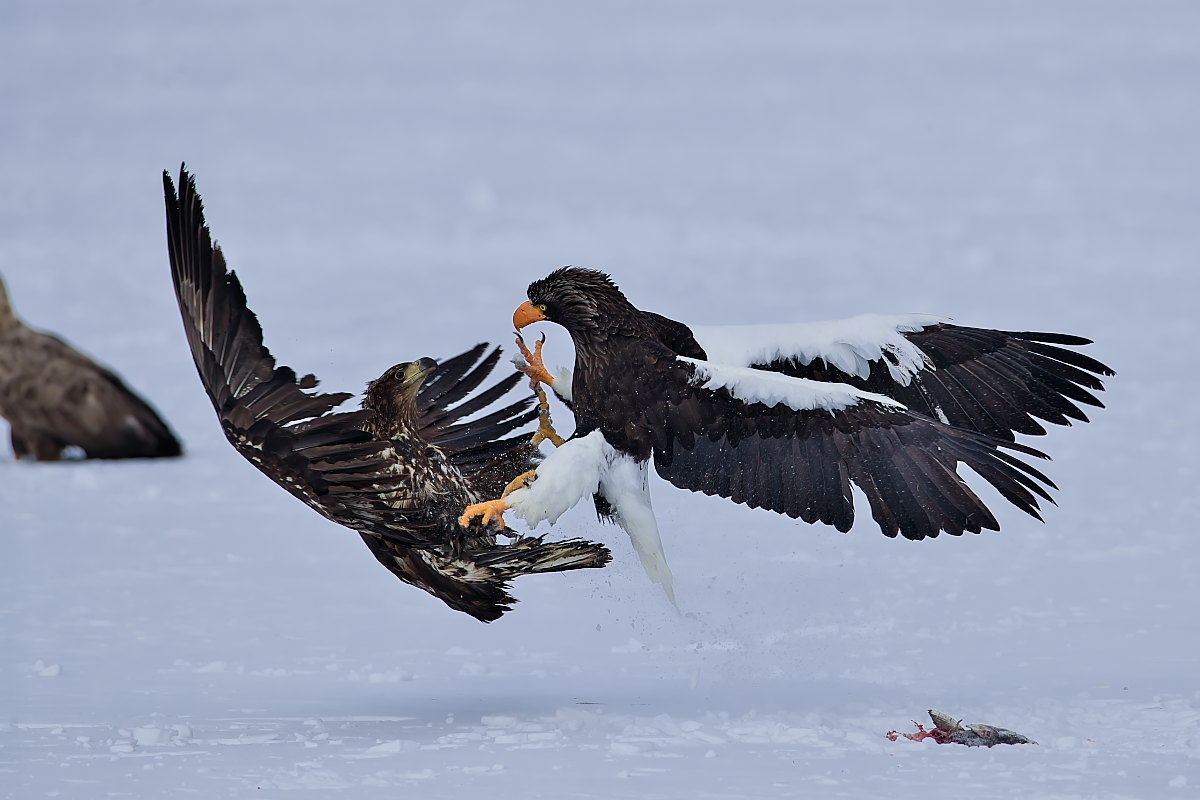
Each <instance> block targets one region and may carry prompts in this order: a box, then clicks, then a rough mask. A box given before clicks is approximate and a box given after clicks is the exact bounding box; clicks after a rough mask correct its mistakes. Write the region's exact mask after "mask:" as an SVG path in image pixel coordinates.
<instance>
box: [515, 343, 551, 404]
mask: <svg viewBox="0 0 1200 800" xmlns="http://www.w3.org/2000/svg"><path fill="white" fill-rule="evenodd" d="M545 344H546V336H545V334H543V335H542V336H541V338H539V339H538V340H537V342H536V343H535V344H534V345H533V350H530V349H529V348H528V347H526V345H525V338H524V337H523V336H521V334H519V333H518V334H517V349H518V350H520V351H521V359H523V360H518V361H516V362H515V363H516V367H517V372H521V373H523V374H524V375H525V376H526V377H527V378H529V388H530V389H533V390H534V391H535V392H536V391H539V386H540V384H543V383H544V384H546V385H547V386H553V385H554V376H553V375H551V374H550V370H548V369H546V362H544V361H543V360H542V346H543V345H545Z"/></svg>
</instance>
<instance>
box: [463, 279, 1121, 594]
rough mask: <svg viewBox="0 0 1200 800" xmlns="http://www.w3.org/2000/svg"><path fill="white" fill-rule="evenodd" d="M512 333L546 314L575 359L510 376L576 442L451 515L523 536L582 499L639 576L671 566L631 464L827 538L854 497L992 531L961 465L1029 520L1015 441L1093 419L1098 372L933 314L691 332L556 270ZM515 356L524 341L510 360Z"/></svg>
mask: <svg viewBox="0 0 1200 800" xmlns="http://www.w3.org/2000/svg"><path fill="white" fill-rule="evenodd" d="M528 295H529V300H528V301H527V302H525V303H523V304H522V305H521V306H520V307H519V308H518V309H517V311H516V313H515V314H514V317H513V322H514V324H515V325H516V326H517V328H518V329H520V328H522V327H524V326H525V325H528V324H530V323H533V322H538V321H541V320H549V321H551V322H556V323H558V324H560V325H562V326H563V327H564V328H566V330H567V332H568V333H570V335H571V339H572V341H573V343H574V345H575V367H574V370H573V371H572V375H571V377H569V378H568V377H566V376H562V377H560V378H559V379H557V380H556V379H555V378H554V377H552V376H551V375H550V373H549V372H548V371H547V370H546V369H545V366H544V364H542V362H541V353H540V350H541V346H540V343H539V345H538V347H537V348H536V351H535V352H534V353H529V352H528V351H526V355H527V358H528V359H529V361H530V362H531V363H529V364H528V365H527V366H524V367H523V371H525V372H526V373H527V374H529V375H530V377H531V378H532V379H534V382H535V383H537V382H543V383H549V384H551V385H552V386H553V388H554V389H555V390H556V391H557V392H558V393H559V394H560V395H561V396H562V397H563V398H564V399H565V400H567V401H568V403H569V404H570V406H571V408H572V410H573V411H574V414H575V424H576V429H575V433H574V435H573V436H572V437H571V439H570V440H569V441H568V442H567V443H566V444H564V445H563V446H562V447H561V448H560V449H559V450H557V451H555V452H554V453H553V454H551V455H550V456H549V457H548V458H547V459H546V461H545V462H544V463H543V464H542V465H541V466H540V467H538V469H537V471H536V477H534V476H533V475H531V477H530V479H529V480H527V481H526V483H525V485H524V486H523V487H522V488H519V489H516V490H515V491H513V492H511V493H510V494H508V495H506V496H505V497H504V498H502V499H501V500H497V501H490V502H488V503H484V504H480V505H478V506H473V507H471V508H469V509H468V510H467V513H466V514H464V516H463V519H464V520H465V519H472V518H474V517H475V516H482V517H483V519H484V520H487V519H489V518H492V517H494V516H495V515H496V514H498V513H500V512H503V511H504V510H507V509H508V508H512V509H513V510H514V511H515V512H516V513H518V514H519V515H521V516H523V517H525V519H526V520H527V521H529V522H530V523H531V524H535V525H536V524H537V523H538V522H540V521H541V520H543V519H548V520H550V521H551V522H553V521H554V520H555V519H556V518H557V517H558V515H560V514H562V513H563V512H564V511H565V510H566V509H567V508H569V507H570V506H571V505H573V504H574V503H575V502H577V501H578V500H579V499H580V498H581V497H582V496H583V495H585V494H586V493H587V492H589V491H591V492H594V493H595V496H596V503H597V510H598V511H599V512H600V513H601V515H602V516H612V517H615V519H616V521H617V522H619V523H620V524H621V525H622V527H624V528H625V529H626V530H627V531H628V532H629V534H630V536H631V538H632V539H633V541H634V545H635V547H636V548H637V549H638V552H639V555H641V556H642V560H643V565H644V566H646V568H647V571H648V572H649V573H650V575H651V577H653V578H655V579H656V580H658V581H659V582H661V583H662V584H663V585H664V587H665V588H666V589H667V591H668V593H670V572H669V570H668V568H667V566H666V562H665V559H664V558H663V556H662V552H661V544H660V542H659V538H658V531H657V527H656V525H655V523H654V517H653V513H652V512H651V510H650V501H649V495H648V494H647V491H646V474H645V470H646V465H647V463H648V462H649V461H650V460H651V459H653V462H654V466H655V469H656V470H657V471H658V473H659V475H661V476H662V477H663V478H665V479H666V480H668V481H670V482H671V483H673V484H674V485H675V486H678V487H680V488H683V489H689V490H692V491H697V492H703V493H705V494H710V495H720V496H721V497H727V498H730V499H732V500H733V501H734V502H737V503H744V504H746V505H748V506H750V507H752V508H766V509H769V510H771V511H776V512H779V513H782V514H787V515H788V516H790V517H794V518H795V517H798V518H800V519H803V520H804V521H806V522H810V523H811V522H824V523H826V524H829V525H833V526H834V527H835V528H837V529H838V530H839V531H847V530H849V529H850V527H851V525H852V523H853V521H854V508H853V501H852V495H851V489H850V487H851V484H854V485H856V486H858V487H859V488H860V489H861V490H862V491H863V493H864V494H865V495H866V497H867V502H868V503H869V505H870V507H871V514H872V517H873V518H874V519H875V521H876V522H877V523H878V524H879V527H880V529H881V530H882V531H883V533H884V534H885V535H887V536H896V535H898V534H899V535H901V536H904V537H905V538H908V539H924V538H926V537H935V536H937V535H938V534H939V533H941V532H942V531H945V532H947V533H950V534H953V535H961V534H962V533H964V532H966V531H971V532H972V533H978V532H980V531H981V530H982V529H984V528H987V529H992V530H998V529H999V524H998V523H997V521H996V518H995V517H994V516H993V515H992V513H991V512H990V511H989V510H988V508H987V507H986V506H985V505H984V503H983V501H981V500H980V499H979V497H977V496H976V494H975V493H974V492H973V491H972V490H971V489H970V488H969V487H968V486H967V484H966V483H965V482H964V481H963V480H962V478H961V477H960V476H959V475H958V473H957V469H958V465H959V464H960V463H961V464H965V465H966V466H968V467H970V468H971V469H972V470H974V471H975V472H976V473H978V474H979V475H980V476H982V477H983V478H984V479H985V480H986V481H987V482H988V483H990V484H991V485H992V486H994V487H995V488H996V489H997V490H998V491H999V492H1000V494H1001V495H1003V496H1004V497H1005V498H1006V499H1008V500H1009V501H1010V502H1011V503H1013V504H1014V505H1015V506H1017V507H1018V508H1020V509H1021V510H1022V511H1025V512H1026V513H1028V514H1031V515H1032V516H1034V517H1037V518H1039V519H1040V518H1041V517H1040V515H1039V514H1038V498H1042V499H1045V500H1050V501H1051V502H1053V501H1052V500H1051V498H1050V495H1049V494H1048V492H1047V491H1046V488H1054V484H1053V483H1052V482H1051V481H1050V480H1049V479H1048V478H1047V477H1046V476H1045V475H1043V474H1042V473H1041V472H1039V471H1038V470H1036V469H1034V468H1033V467H1032V466H1030V465H1029V464H1027V463H1026V462H1024V461H1022V460H1021V459H1019V458H1017V457H1016V456H1015V455H1013V453H1017V454H1021V455H1025V456H1034V457H1037V458H1045V457H1046V456H1045V455H1044V454H1043V453H1041V452H1039V451H1038V450H1035V449H1033V448H1031V447H1028V446H1026V445H1022V444H1018V443H1016V442H1015V441H1014V433H1024V434H1041V433H1045V428H1043V427H1042V426H1041V425H1040V424H1039V423H1038V419H1041V420H1044V421H1047V422H1052V423H1058V424H1066V423H1068V422H1069V420H1070V419H1076V420H1084V421H1086V419H1087V417H1086V416H1085V415H1084V414H1083V412H1082V411H1081V410H1080V408H1079V406H1078V405H1077V403H1083V404H1087V405H1094V406H1099V405H1101V404H1100V401H1099V400H1098V399H1096V397H1095V395H1093V394H1092V391H1095V390H1100V389H1101V388H1102V386H1101V383H1100V380H1099V378H1098V377H1097V376H1098V375H1111V374H1113V373H1112V370H1110V369H1109V368H1108V367H1106V366H1104V365H1103V364H1101V363H1099V362H1098V361H1096V360H1094V359H1092V358H1089V357H1087V356H1084V355H1082V354H1080V353H1078V352H1076V351H1075V350H1070V349H1067V348H1068V347H1071V346H1076V345H1084V344H1088V343H1089V341H1088V340H1086V339H1081V338H1079V337H1075V336H1065V335H1061V334H1053V333H1028V332H1021V333H1017V332H1009V331H998V330H982V329H977V328H966V327H961V326H957V325H951V324H948V323H946V322H945V321H942V320H940V319H938V318H934V317H927V316H919V315H909V316H892V317H885V316H867V317H858V318H854V319H851V320H844V321H841V322H835V323H825V324H815V325H807V326H806V325H779V326H769V325H767V326H747V327H744V328H735V327H723V328H689V327H688V326H687V325H684V324H683V323H681V322H676V321H675V320H671V319H668V318H666V317H663V316H661V315H659V314H654V313H652V312H648V311H641V310H639V309H637V308H635V307H634V306H633V304H632V303H630V302H629V300H628V299H627V298H626V297H625V295H624V294H623V293H622V292H621V291H620V290H619V289H618V288H617V286H616V284H614V283H613V281H612V280H611V279H610V278H609V276H608V275H605V274H604V273H602V272H598V271H596V270H589V269H582V268H576V267H566V268H563V269H559V270H556V271H555V272H553V273H551V274H550V275H549V276H548V277H546V278H544V279H542V280H538V281H534V282H533V283H532V284H530V286H529V290H528ZM522 347H523V346H522Z"/></svg>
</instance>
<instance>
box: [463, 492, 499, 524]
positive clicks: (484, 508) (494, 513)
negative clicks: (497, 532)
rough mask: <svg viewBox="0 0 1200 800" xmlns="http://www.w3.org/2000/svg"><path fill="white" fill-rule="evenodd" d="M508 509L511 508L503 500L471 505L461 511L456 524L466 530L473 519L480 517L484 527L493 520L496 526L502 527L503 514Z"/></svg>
mask: <svg viewBox="0 0 1200 800" xmlns="http://www.w3.org/2000/svg"><path fill="white" fill-rule="evenodd" d="M510 508H512V506H510V505H509V504H508V501H507V500H505V499H503V498H501V499H499V500H485V501H484V502H482V503H472V504H471V505H469V506H467V507H466V508H465V509H463V514H462V516H461V517H459V518H458V524H459V525H462V526H463V527H464V528H466V527H468V526H469V525H470V524H471V520H473V519H475V517H482V518H483V519H481V520H480V521H481V522H482V523H483V524H484V525H487V524H488V523H490V522H492V521H493V520H495V522H496V524H498V525H500V526H501V527H504V512H505V511H508V510H509V509H510Z"/></svg>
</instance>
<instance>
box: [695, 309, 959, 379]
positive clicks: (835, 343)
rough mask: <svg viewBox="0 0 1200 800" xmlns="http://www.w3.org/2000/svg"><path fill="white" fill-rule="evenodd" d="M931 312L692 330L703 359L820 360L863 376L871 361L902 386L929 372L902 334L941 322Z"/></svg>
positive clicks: (746, 362) (744, 363)
mask: <svg viewBox="0 0 1200 800" xmlns="http://www.w3.org/2000/svg"><path fill="white" fill-rule="evenodd" d="M947 321H948V320H947V319H946V318H945V317H937V316H933V315H931V314H862V315H860V316H857V317H850V318H848V319H839V320H830V321H826V322H799V323H786V324H778V325H713V326H701V327H694V328H692V333H693V335H694V336H695V337H696V341H697V342H699V343H700V346H701V347H703V348H704V352H706V353H707V354H708V359H709V361H712V362H716V363H719V364H729V365H731V366H737V367H748V366H750V365H751V364H765V363H769V362H771V361H775V360H776V359H784V358H791V359H795V360H796V361H798V362H799V363H801V364H811V363H812V362H813V361H816V360H818V359H819V360H821V361H824V362H826V363H827V364H829V365H830V366H832V367H836V368H837V369H840V370H841V371H842V372H845V373H847V374H849V375H853V376H855V377H858V378H866V377H867V376H868V375H870V373H871V362H872V361H879V360H883V361H884V363H886V364H887V366H888V371H889V372H890V373H891V376H892V378H893V379H894V380H895V381H897V382H898V383H900V384H902V385H905V386H907V385H908V383H909V382H910V381H911V380H912V376H913V375H915V374H916V373H918V372H920V371H921V370H924V369H929V368H930V365H929V360H928V359H927V358H926V356H925V354H924V353H922V352H921V350H920V348H918V347H916V346H915V345H914V344H912V342H910V341H908V340H907V339H905V338H904V336H903V335H902V334H904V333H912V332H914V331H919V330H922V329H923V328H927V327H929V326H931V325H936V324H938V323H941V322H947Z"/></svg>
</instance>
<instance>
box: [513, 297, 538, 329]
mask: <svg viewBox="0 0 1200 800" xmlns="http://www.w3.org/2000/svg"><path fill="white" fill-rule="evenodd" d="M545 318H546V315H545V314H543V313H542V312H541V311H539V310H538V309H537V308H536V307H535V306H534V305H533V303H531V302H529V301H528V300H526V301H525V302H524V303H521V305H519V306H517V310H516V311H514V312H513V325H516V326H517V330H521V328H524V327H525V326H526V325H532V324H533V323H535V322H541V321H542V320H544V319H545Z"/></svg>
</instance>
